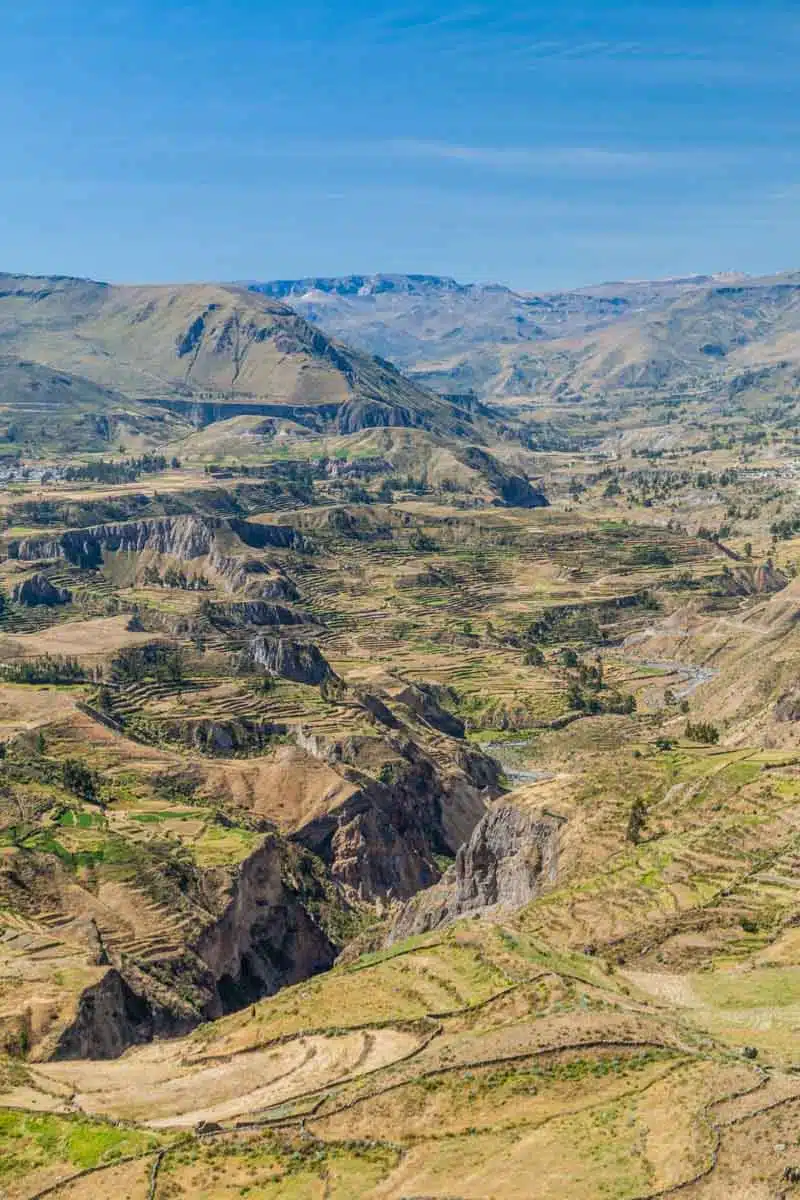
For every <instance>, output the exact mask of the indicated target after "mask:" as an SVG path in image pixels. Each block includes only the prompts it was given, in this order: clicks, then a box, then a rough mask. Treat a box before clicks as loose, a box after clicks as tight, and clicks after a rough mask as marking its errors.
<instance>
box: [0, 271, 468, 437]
mask: <svg viewBox="0 0 800 1200" xmlns="http://www.w3.org/2000/svg"><path fill="white" fill-rule="evenodd" d="M0 353H2V354H5V355H6V356H17V357H23V356H24V357H25V358H26V359H30V360H32V361H33V362H36V363H39V364H44V365H45V366H49V367H51V368H54V369H56V370H58V371H69V372H71V373H73V374H75V375H77V376H81V377H82V378H85V379H87V380H90V381H91V382H93V383H94V384H96V385H98V386H99V387H101V388H106V389H116V390H117V391H119V392H121V393H123V394H124V395H126V396H127V397H129V398H131V399H137V400H144V401H148V402H150V403H152V402H157V403H158V404H159V405H161V406H162V407H166V408H168V409H170V410H171V411H173V412H177V413H179V414H182V415H188V416H189V417H191V419H192V420H193V421H194V422H195V423H196V424H205V423H208V422H209V421H212V420H216V419H218V418H219V417H220V416H223V415H224V416H234V415H236V413H237V412H242V411H244V412H260V413H265V414H268V415H273V416H284V417H288V418H291V419H294V420H297V421H299V422H300V423H301V424H306V425H311V426H312V427H314V428H320V429H322V428H335V429H339V430H340V431H341V432H344V433H347V432H352V431H354V430H357V429H361V428H365V427H371V426H386V425H401V426H403V425H404V426H421V427H424V428H438V429H441V430H443V431H445V432H448V433H451V434H457V433H458V432H459V431H460V430H461V429H463V428H464V427H465V426H469V425H471V424H472V417H471V415H470V413H469V412H466V411H460V410H458V409H456V408H454V406H453V405H452V404H450V403H448V402H446V401H444V400H442V399H440V398H438V397H435V396H432V395H431V394H430V393H428V392H427V391H425V390H424V389H423V388H421V387H420V386H419V385H417V384H414V383H412V382H410V381H409V380H407V379H406V378H404V377H403V376H402V375H401V374H400V373H399V372H398V371H396V370H395V369H394V367H392V366H391V365H390V364H389V363H387V362H383V361H379V360H377V359H374V358H371V357H369V356H367V355H364V354H360V353H356V352H354V351H351V350H349V349H347V348H346V347H345V346H342V345H340V344H338V343H336V342H333V341H331V340H330V339H329V338H328V337H326V336H325V335H324V334H322V333H321V332H320V331H319V330H316V329H314V328H312V327H311V326H310V325H309V324H307V322H306V321H304V320H303V319H302V318H301V317H299V316H297V315H296V314H295V313H294V312H292V310H291V309H289V308H287V307H286V306H285V305H283V304H279V303H277V302H276V301H273V300H270V299H266V298H264V297H261V296H258V295H256V294H255V293H253V292H248V291H246V290H244V289H241V288H235V287H227V286H220V285H213V284H200V285H192V286H176V287H116V286H110V285H107V284H102V283H93V282H91V281H86V280H73V279H57V278H53V279H44V278H41V279H40V278H32V277H27V276H23V277H13V276H0Z"/></svg>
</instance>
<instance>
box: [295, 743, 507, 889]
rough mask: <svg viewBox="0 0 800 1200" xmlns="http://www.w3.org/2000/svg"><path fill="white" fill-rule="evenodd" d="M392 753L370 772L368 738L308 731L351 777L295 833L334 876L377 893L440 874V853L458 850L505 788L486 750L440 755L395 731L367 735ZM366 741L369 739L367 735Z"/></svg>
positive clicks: (315, 748) (310, 747)
mask: <svg viewBox="0 0 800 1200" xmlns="http://www.w3.org/2000/svg"><path fill="white" fill-rule="evenodd" d="M369 741H371V743H372V748H374V749H377V750H379V751H382V754H383V757H384V760H385V759H386V755H387V752H388V753H389V754H391V755H392V757H391V759H389V761H384V766H383V767H382V768H381V769H380V771H379V772H378V778H375V777H371V776H370V775H368V774H367V773H366V770H365V769H364V768H365V767H366V765H367V759H368V755H369V751H370V748H371V747H370V746H369V745H367V744H362V745H360V746H359V745H358V744H356V742H355V740H354V739H350V744H348V745H343V744H340V743H334V744H332V745H330V746H328V747H324V746H321V745H318V744H314V741H313V739H305V740H304V741H303V745H304V747H305V748H306V750H307V751H308V752H309V753H312V754H315V755H318V756H324V758H325V760H326V761H327V762H329V763H331V764H335V765H336V767H337V771H338V773H339V774H340V775H342V777H343V778H344V779H346V780H347V781H348V782H349V783H350V784H351V785H353V791H352V792H351V794H350V795H349V796H348V797H347V799H346V800H345V801H344V802H343V803H342V804H341V805H339V806H338V807H336V808H334V809H332V810H330V811H326V812H323V813H321V814H320V815H318V816H316V817H313V818H312V819H311V820H310V821H308V822H306V824H304V825H303V827H302V828H300V829H298V830H297V831H296V833H295V834H294V835H293V837H294V838H295V839H296V840H297V841H299V842H301V843H302V844H303V845H304V846H306V847H308V849H310V850H312V851H313V852H314V854H316V855H318V856H319V857H320V858H321V859H322V860H323V862H325V863H326V865H327V866H328V869H329V871H330V874H331V878H332V879H334V880H335V881H336V882H337V883H338V884H341V885H342V886H343V887H345V888H346V889H347V890H348V891H350V892H352V893H355V894H357V895H359V896H360V897H362V898H364V899H367V900H373V899H376V898H377V897H385V896H394V897H397V898H399V899H407V898H408V897H410V896H413V895H414V894H415V893H416V892H418V891H419V890H420V888H427V887H429V886H430V885H431V884H433V883H435V882H436V880H437V879H438V878H439V875H440V871H439V867H438V866H437V862H436V856H437V855H447V856H451V855H454V854H455V853H456V851H457V850H458V847H459V846H461V845H462V844H463V843H464V842H465V841H466V840H467V839H468V838H469V837H470V835H471V833H472V831H473V830H474V829H475V827H476V825H477V824H478V823H479V822H480V820H481V819H482V818H483V816H484V815H485V813H486V805H487V802H488V801H489V800H490V799H492V798H493V797H495V796H496V795H498V794H499V791H500V787H499V768H498V767H497V764H496V763H494V761H493V760H492V759H489V758H487V757H486V756H484V755H481V754H480V753H477V754H475V755H474V756H472V755H463V756H462V755H460V753H459V751H460V747H458V745H457V744H456V745H455V746H454V747H453V750H452V754H451V755H447V754H446V753H445V752H444V749H443V748H442V747H439V752H438V753H437V756H436V758H434V757H433V756H432V755H431V754H430V753H429V752H428V751H427V750H426V749H425V748H424V747H422V746H420V745H418V744H417V743H416V742H414V741H412V740H410V739H406V740H401V739H398V738H396V737H389V738H387V739H386V740H385V741H384V740H382V739H369ZM362 742H363V743H366V742H367V739H362Z"/></svg>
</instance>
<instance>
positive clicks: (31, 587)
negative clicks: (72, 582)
mask: <svg viewBox="0 0 800 1200" xmlns="http://www.w3.org/2000/svg"><path fill="white" fill-rule="evenodd" d="M11 598H12V600H16V602H17V604H25V605H27V606H28V607H29V608H33V607H35V606H36V605H39V604H45V605H47V606H48V607H53V606H54V605H56V604H69V602H70V601H71V599H72V592H71V591H70V590H69V588H65V587H58V586H57V585H56V584H54V583H51V582H50V580H49V579H48V578H47V576H46V575H42V574H41V573H38V572H37V574H36V575H31V576H29V577H28V579H23V581H22V582H21V583H17V584H15V585H14V587H13V589H12V592H11Z"/></svg>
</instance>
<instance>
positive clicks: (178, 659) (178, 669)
mask: <svg viewBox="0 0 800 1200" xmlns="http://www.w3.org/2000/svg"><path fill="white" fill-rule="evenodd" d="M114 676H115V677H116V679H117V680H118V682H120V683H141V681H142V680H143V679H158V680H162V681H164V682H168V683H181V682H182V681H183V679H184V678H185V668H184V662H183V655H182V653H181V651H180V649H179V648H178V647H175V646H129V647H127V648H126V649H124V650H120V652H119V654H118V655H117V657H116V658H115V660H114Z"/></svg>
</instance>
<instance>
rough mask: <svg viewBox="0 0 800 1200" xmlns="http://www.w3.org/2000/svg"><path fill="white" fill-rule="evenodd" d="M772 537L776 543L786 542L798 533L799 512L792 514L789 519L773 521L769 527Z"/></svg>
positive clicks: (799, 527) (799, 526)
mask: <svg viewBox="0 0 800 1200" xmlns="http://www.w3.org/2000/svg"><path fill="white" fill-rule="evenodd" d="M769 531H770V533H771V534H772V536H773V537H774V538H775V539H776V540H778V541H782V542H785V541H788V540H789V538H793V537H794V536H795V534H796V533H798V531H800V512H796V513H794V514H793V515H792V516H790V517H784V518H783V519H782V520H780V521H773V523H772V524H771V525H770V527H769Z"/></svg>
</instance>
